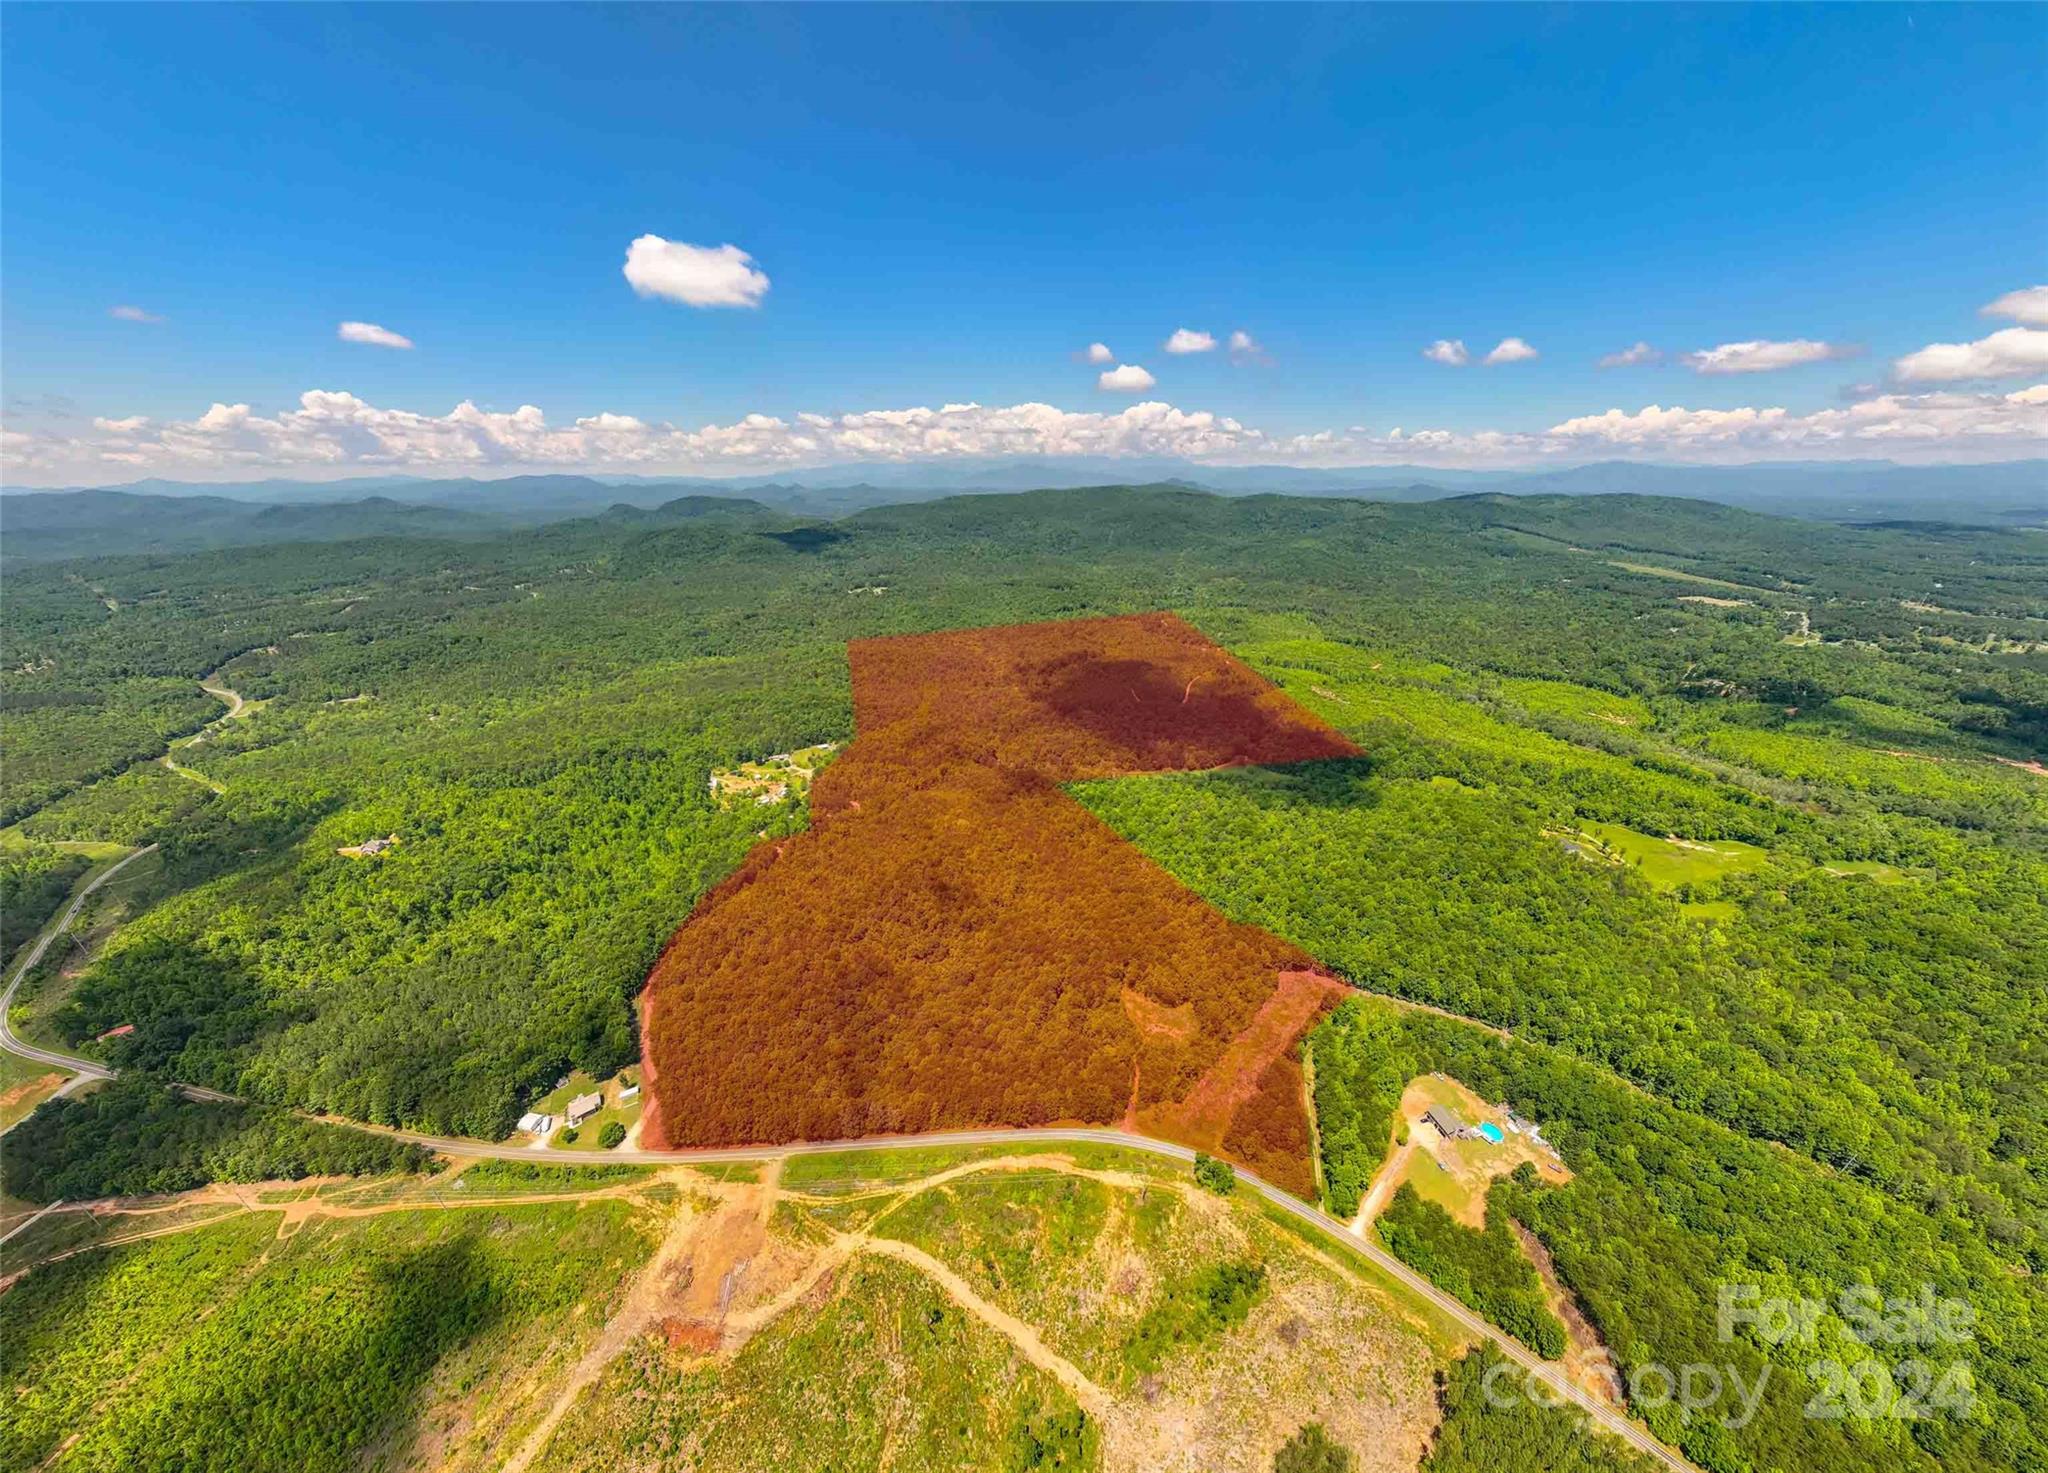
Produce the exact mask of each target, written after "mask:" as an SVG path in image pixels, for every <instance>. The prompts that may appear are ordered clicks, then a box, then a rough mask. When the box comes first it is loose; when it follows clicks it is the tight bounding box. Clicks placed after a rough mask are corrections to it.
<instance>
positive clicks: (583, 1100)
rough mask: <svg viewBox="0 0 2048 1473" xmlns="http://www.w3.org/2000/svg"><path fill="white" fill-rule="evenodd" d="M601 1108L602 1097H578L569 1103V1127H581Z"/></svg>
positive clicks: (594, 1095) (591, 1095)
mask: <svg viewBox="0 0 2048 1473" xmlns="http://www.w3.org/2000/svg"><path fill="white" fill-rule="evenodd" d="M603 1108H604V1096H603V1095H601V1094H587V1095H578V1096H576V1098H575V1099H573V1100H571V1101H569V1123H570V1124H571V1125H581V1124H582V1123H583V1122H584V1121H586V1120H588V1119H589V1118H590V1117H591V1116H593V1115H595V1114H596V1113H597V1112H598V1111H599V1110H602V1109H603Z"/></svg>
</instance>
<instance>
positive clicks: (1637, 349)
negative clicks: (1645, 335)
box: [1600, 340, 1664, 368]
mask: <svg viewBox="0 0 2048 1473" xmlns="http://www.w3.org/2000/svg"><path fill="white" fill-rule="evenodd" d="M1663 361H1664V355H1663V354H1662V353H1660V352H1658V351H1657V349H1655V348H1653V347H1651V346H1650V345H1649V344H1648V343H1645V342H1642V341H1641V340H1638V341H1637V342H1636V343H1635V345H1634V346H1633V347H1628V348H1623V349H1622V350H1621V351H1620V352H1619V353H1609V354H1608V355H1607V356H1606V357H1604V358H1602V359H1601V360H1600V367H1602V368H1634V367H1636V366H1637V365H1638V364H1643V363H1662V362H1663Z"/></svg>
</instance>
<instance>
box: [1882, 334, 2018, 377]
mask: <svg viewBox="0 0 2048 1473" xmlns="http://www.w3.org/2000/svg"><path fill="white" fill-rule="evenodd" d="M1892 373H1893V375H1894V376H1895V377H1897V378H1898V379H1899V381H1900V382H1902V383H1909V384H1911V383H1953V382H1955V381H1956V380H1958V379H1972V378H2018V377H2020V376H2022V375H2024V374H2033V373H2048V332H2043V331H2042V330H2040V329H2039V328H2033V327H2006V328H2000V329H1999V330H1998V331H1997V332H1995V333H1993V334H1991V336H1990V337H1987V338H1979V339H1977V341H1976V342H1974V343H1929V344H1928V345H1927V346H1926V347H1924V348H1922V349H1921V350H1920V351H1919V352H1917V353H1908V354H1907V355H1906V356H1905V357H1903V358H1900V359H1897V360H1895V361H1894V362H1893V363H1892Z"/></svg>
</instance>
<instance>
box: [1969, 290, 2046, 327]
mask: <svg viewBox="0 0 2048 1473" xmlns="http://www.w3.org/2000/svg"><path fill="white" fill-rule="evenodd" d="M1977 315H1978V316H1980V317H2010V318H2011V319H2012V320H2013V321H2014V322H2024V323H2025V324H2026V325H2027V326H2028V327H2048V286H2023V287H2021V288H2020V289H2019V290H2018V291H2016V292H2007V293H2006V294H2005V295H2004V296H2002V297H2000V298H1999V299H1998V300H1997V301H1995V302H1986V303H1985V304H1984V305H1983V306H1982V307H1979V308H1978V309H1977Z"/></svg>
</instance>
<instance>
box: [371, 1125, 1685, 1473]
mask: <svg viewBox="0 0 2048 1473" xmlns="http://www.w3.org/2000/svg"><path fill="white" fill-rule="evenodd" d="M379 1134H384V1135H391V1136H395V1137H397V1138H399V1139H401V1140H407V1141H411V1142H413V1143H414V1144H415V1145H420V1146H425V1147H428V1148H429V1149H431V1150H435V1151H440V1152H443V1153H444V1154H447V1155H450V1156H482V1157H488V1158H491V1159H495V1160H502V1161H531V1160H533V1159H534V1157H535V1154H536V1153H535V1152H534V1150H533V1148H532V1147H530V1146H505V1145H499V1144H497V1143H495V1142H489V1141H469V1140H460V1139H456V1138H454V1137H450V1136H434V1135H421V1134H419V1133H418V1132H415V1131H404V1130H380V1131H379ZM1032 1141H1043V1142H1047V1143H1073V1142H1092V1143H1094V1144H1098V1145H1105V1146H1117V1147H1121V1148H1122V1149H1124V1150H1130V1151H1146V1152H1150V1153H1151V1154H1152V1155H1155V1156H1167V1157H1171V1158H1172V1159H1174V1160H1176V1161H1187V1162H1192V1161H1193V1160H1194V1159H1195V1153H1194V1152H1193V1151H1192V1150H1190V1149H1188V1148H1187V1147H1186V1146H1177V1145H1175V1144H1173V1143H1172V1142H1171V1141H1161V1140H1154V1139H1152V1138H1151V1137H1150V1136H1142V1135H1129V1134H1126V1133H1125V1132H1124V1131H1121V1130H1089V1129H1080V1128H1076V1129H1071V1130H1063V1129H1032V1130H959V1131H941V1132H935V1133H933V1134H931V1135H912V1136H902V1135H893V1136H864V1137H862V1138H860V1139H857V1140H841V1141H804V1142H801V1143H797V1144H792V1145H785V1146H717V1147H705V1148H703V1149H699V1150H681V1151H627V1150H615V1151H606V1152H604V1153H603V1154H602V1157H601V1158H600V1159H601V1160H602V1161H604V1162H630V1163H635V1164H640V1165H648V1166H659V1165H675V1164H677V1163H691V1162H696V1163H707V1162H717V1161H767V1160H774V1159H776V1158H778V1157H780V1158H787V1157H790V1156H818V1155H828V1154H834V1153H837V1152H842V1151H889V1150H902V1149H904V1148H905V1147H924V1146H1001V1145H1013V1144H1016V1143H1019V1142H1026V1143H1028V1142H1032ZM556 1159H557V1160H559V1159H561V1158H559V1157H558V1158H556ZM1237 1175H1238V1180H1239V1181H1241V1182H1243V1183H1244V1184H1245V1185H1246V1186H1248V1187H1250V1188H1251V1189H1252V1190H1253V1191H1255V1192H1257V1193H1258V1194H1259V1195H1260V1196H1261V1197H1264V1198H1265V1199H1266V1200H1267V1201H1268V1202H1271V1203H1272V1204H1273V1205H1274V1206H1275V1207H1277V1208H1279V1209H1280V1210H1281V1211H1282V1212H1285V1213H1287V1214H1288V1215H1289V1216H1290V1217H1293V1218H1295V1219H1297V1220H1298V1221H1300V1222H1303V1223H1306V1224H1308V1225H1309V1226H1310V1227H1313V1228H1315V1229H1317V1230H1318V1231H1319V1232H1321V1233H1323V1234H1324V1235H1325V1236H1327V1237H1330V1238H1334V1239H1336V1240H1337V1241H1339V1242H1341V1243H1342V1244H1343V1245H1344V1246H1345V1247H1347V1248H1349V1249H1351V1251H1352V1252H1354V1253H1357V1254H1358V1255H1360V1256H1361V1257H1363V1258H1366V1259H1368V1260H1370V1261H1371V1263H1372V1264H1373V1266H1374V1267H1376V1268H1378V1269H1379V1270H1380V1271H1381V1272H1382V1273H1384V1274H1386V1276H1387V1277H1388V1278H1390V1279H1393V1280H1394V1281H1395V1282H1397V1283H1399V1284H1400V1285H1401V1286H1402V1287H1403V1288H1405V1289H1408V1290H1409V1291H1410V1292H1412V1293H1413V1294H1415V1295H1416V1296H1417V1297H1418V1298H1420V1299H1423V1300H1426V1301H1427V1302H1428V1303H1429V1304H1430V1305H1431V1306H1432V1307H1433V1308H1435V1309H1436V1310H1438V1311H1439V1312H1440V1313H1442V1314H1443V1316H1444V1317H1445V1318H1446V1319H1449V1320H1451V1321H1452V1322H1453V1323H1455V1324H1456V1325H1458V1327H1459V1328H1460V1329H1463V1330H1465V1331H1466V1332H1467V1333H1469V1334H1471V1335H1472V1336H1473V1337H1474V1338H1476V1339H1480V1340H1487V1341H1490V1342H1492V1344H1493V1345H1494V1347H1495V1348H1496V1349H1498V1350H1499V1351H1500V1352H1501V1354H1503V1355H1505V1356H1506V1357H1508V1358H1509V1359H1510V1360H1512V1361H1514V1362H1515V1363H1516V1364H1518V1365H1520V1366H1521V1367H1522V1368H1523V1369H1524V1371H1525V1372H1527V1374H1528V1375H1529V1376H1531V1377H1533V1378H1535V1379H1537V1380H1540V1381H1542V1382H1543V1383H1544V1386H1545V1388H1546V1389H1547V1390H1548V1391H1549V1392H1550V1393H1552V1396H1551V1398H1550V1399H1552V1400H1554V1401H1556V1402H1570V1403H1571V1404H1573V1405H1574V1406H1576V1407H1578V1409H1579V1410H1580V1411H1582V1412H1584V1413H1585V1414H1586V1416H1587V1417H1589V1418H1591V1419H1592V1421H1593V1422H1594V1423H1595V1424H1597V1425H1598V1426H1599V1427H1601V1428H1602V1429H1604V1430H1606V1431H1608V1432H1611V1433H1612V1434H1614V1436H1616V1437H1618V1438H1620V1439H1622V1440H1623V1441H1624V1442H1626V1443H1628V1444H1629V1445H1630V1446H1631V1447H1634V1448H1636V1449H1637V1450H1638V1451H1640V1452H1643V1453H1645V1454H1647V1455H1648V1456H1649V1457H1651V1458H1652V1459H1654V1460H1655V1461H1656V1462H1657V1463H1659V1464H1660V1465H1662V1466H1663V1467H1666V1468H1670V1469H1672V1470H1674V1473H1698V1469H1696V1468H1695V1467H1694V1465H1693V1464H1691V1463H1689V1462H1687V1461H1686V1460H1685V1459H1684V1458H1682V1457H1680V1456H1679V1455H1678V1454H1677V1453H1675V1452H1673V1451H1672V1450H1671V1449H1670V1448H1668V1447H1666V1446H1665V1445H1664V1444H1663V1443H1661V1442H1659V1441H1658V1440H1657V1439H1656V1438H1655V1437H1652V1436H1651V1435H1650V1434H1649V1433H1648V1432H1646V1431H1644V1430H1643V1429H1642V1428H1641V1427H1639V1426H1637V1425H1636V1424H1635V1423H1634V1422H1631V1421H1630V1420H1629V1419H1628V1418H1627V1417H1625V1416H1623V1415H1622V1414H1621V1413H1619V1412H1617V1411H1616V1410H1615V1409H1614V1408H1612V1407H1610V1406H1608V1405H1607V1404H1606V1403H1605V1402H1603V1401H1600V1400H1599V1399H1598V1398H1596V1397H1594V1396H1592V1395H1591V1394H1590V1393H1588V1392H1586V1391H1584V1390H1582V1389H1581V1388H1580V1387H1579V1386H1577V1385H1576V1384H1574V1383H1573V1382H1572V1381H1571V1380H1570V1379H1569V1378H1568V1377H1566V1375H1565V1374H1564V1372H1563V1370H1561V1369H1560V1368H1559V1367H1556V1366H1553V1365H1550V1364H1548V1363H1547V1362H1545V1361H1543V1360H1542V1359H1541V1358H1539V1357H1538V1356H1537V1355H1536V1354H1535V1352H1533V1351H1531V1350H1529V1349H1528V1348H1527V1347H1526V1346H1524V1345H1523V1344H1522V1343H1521V1342H1520V1341H1518V1340H1515V1339H1513V1338H1512V1337H1511V1336H1508V1335H1506V1334H1504V1333H1502V1332H1501V1331H1500V1330H1497V1329H1495V1328H1494V1327H1493V1326H1492V1325H1490V1324H1488V1323H1487V1322H1486V1321H1485V1320H1483V1319H1481V1318H1480V1317H1479V1316H1478V1315H1476V1314H1474V1313H1473V1312H1472V1311H1471V1310H1469V1309H1467V1308H1466V1307H1465V1306H1464V1305H1463V1304H1461V1303H1459V1302H1458V1301H1457V1300H1456V1299H1454V1298H1452V1297H1451V1296H1450V1295H1449V1294H1446V1293H1445V1292H1444V1291H1443V1290H1441V1289H1439V1288H1437V1286H1436V1285H1434V1284H1432V1283H1430V1281H1429V1280H1428V1279H1425V1278H1424V1277H1422V1275H1420V1274H1418V1273H1417V1272H1415V1270H1414V1269H1412V1268H1410V1267H1408V1265H1407V1264H1405V1263H1403V1262H1401V1260H1400V1259H1398V1258H1396V1257H1394V1255H1393V1254H1391V1253H1389V1252H1387V1250H1386V1249H1384V1248H1382V1247H1380V1245H1379V1244H1377V1243H1375V1242H1373V1241H1372V1240H1371V1239H1370V1238H1367V1237H1365V1236H1364V1235H1362V1234H1359V1233H1354V1232H1353V1231H1351V1229H1350V1228H1349V1227H1347V1226H1346V1225H1345V1224H1343V1223H1341V1222H1339V1221H1338V1220H1337V1219H1336V1218H1334V1217H1331V1216H1330V1215H1329V1214H1328V1213H1326V1212H1324V1211H1322V1210H1321V1209H1320V1208H1318V1207H1315V1206H1313V1205H1311V1204H1310V1203H1307V1202H1304V1201H1302V1200H1301V1199H1300V1198H1299V1197H1297V1196H1295V1195H1294V1194H1293V1193H1291V1192H1286V1191H1282V1190H1281V1189H1280V1188H1279V1187H1276V1186H1274V1185H1273V1184H1272V1183H1271V1182H1267V1181H1262V1180H1261V1179H1260V1178H1258V1177H1257V1176H1254V1175H1253V1174H1252V1173H1251V1172H1248V1171H1246V1170H1244V1169H1243V1168H1242V1167H1240V1168H1238V1172H1237Z"/></svg>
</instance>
